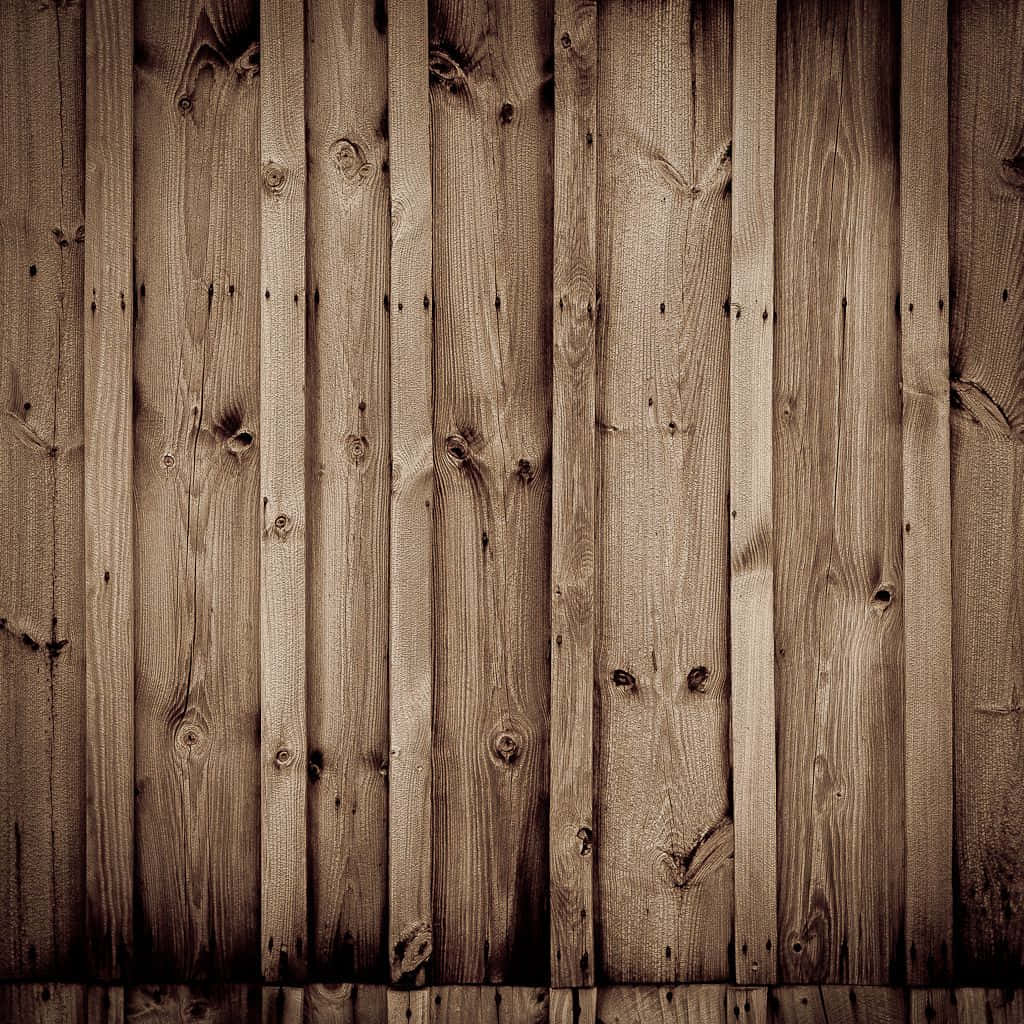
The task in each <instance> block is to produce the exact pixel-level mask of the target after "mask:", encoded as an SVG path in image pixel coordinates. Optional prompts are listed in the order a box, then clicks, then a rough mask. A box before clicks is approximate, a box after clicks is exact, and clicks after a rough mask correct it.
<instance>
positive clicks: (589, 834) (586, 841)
mask: <svg viewBox="0 0 1024 1024" xmlns="http://www.w3.org/2000/svg"><path fill="white" fill-rule="evenodd" d="M576 838H577V839H578V840H579V841H580V856H581V857H587V856H589V854H590V852H591V850H593V849H594V833H593V830H592V829H590V828H588V827H587V826H586V825H581V826H580V827H579V828H578V829H577V830H576Z"/></svg>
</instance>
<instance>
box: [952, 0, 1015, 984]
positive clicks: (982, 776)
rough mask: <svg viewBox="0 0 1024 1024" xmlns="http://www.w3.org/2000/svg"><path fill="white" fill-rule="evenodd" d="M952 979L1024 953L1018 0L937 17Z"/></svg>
mask: <svg viewBox="0 0 1024 1024" xmlns="http://www.w3.org/2000/svg"><path fill="white" fill-rule="evenodd" d="M950 30H951V43H952V45H951V47H950V52H951V54H952V61H953V63H952V70H951V80H952V111H951V115H952V116H951V120H950V128H951V143H952V147H951V162H950V168H951V170H950V173H951V192H950V195H951V203H952V209H951V212H952V218H951V227H952V231H951V252H950V256H951V265H952V290H951V299H952V317H951V324H950V356H951V359H950V362H951V377H952V395H951V398H952V401H953V408H952V413H951V426H952V436H951V461H952V485H951V491H952V503H953V511H952V537H953V555H952V576H953V698H954V711H953V713H954V736H955V740H956V742H955V746H954V785H955V795H954V807H955V843H954V848H955V850H956V869H955V877H956V879H957V890H956V893H955V904H954V918H955V923H956V952H955V962H956V971H957V975H956V976H957V980H958V981H962V982H969V983H972V984H991V985H1002V984H1005V983H1006V982H1007V980H1008V979H1010V978H1016V977H1019V976H1020V971H1021V963H1022V960H1024V831H1022V830H1021V828H1020V827H1019V823H1020V821H1021V820H1024V787H1022V786H1021V770H1020V766H1021V763H1022V761H1024V742H1022V734H1021V716H1022V714H1024V699H1022V687H1021V666H1022V659H1024V630H1022V622H1024V597H1022V591H1021V586H1020V578H1021V574H1022V572H1024V553H1022V538H1024V506H1022V503H1021V493H1022V489H1024V448H1022V446H1021V440H1022V437H1024V432H1022V426H1021V425H1022V423H1024V388H1022V386H1021V382H1022V379H1024V351H1022V348H1021V337H1022V336H1024V276H1022V271H1021V268H1022V265H1024V264H1022V255H1024V187H1022V186H1024V122H1022V121H1021V118H1020V110H1021V101H1020V97H1021V92H1022V89H1024V67H1022V65H1021V61H1020V59H1019V58H1020V52H1021V47H1022V46H1024V3H1019V2H1016V3H1007V4H1001V5H999V6H998V7H996V6H991V5H987V4H973V3H962V2H956V3H954V4H953V5H952V17H951V22H950Z"/></svg>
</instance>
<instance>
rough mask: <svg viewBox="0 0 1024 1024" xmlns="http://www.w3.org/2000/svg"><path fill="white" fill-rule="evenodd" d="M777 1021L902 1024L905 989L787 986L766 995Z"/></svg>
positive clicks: (784, 1023) (780, 1023)
mask: <svg viewBox="0 0 1024 1024" xmlns="http://www.w3.org/2000/svg"><path fill="white" fill-rule="evenodd" d="M769 1008H770V1010H771V1015H770V1019H771V1020H772V1021H775V1022H777V1024H876V1022H877V1024H904V1022H905V1021H906V1019H907V1010H906V1004H905V997H904V992H903V990H902V989H896V988H880V987H869V986H854V987H852V988H851V987H848V986H838V985H821V986H817V985H815V986H810V985H788V986H785V987H779V988H773V989H772V990H771V992H770V994H769Z"/></svg>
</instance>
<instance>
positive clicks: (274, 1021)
mask: <svg viewBox="0 0 1024 1024" xmlns="http://www.w3.org/2000/svg"><path fill="white" fill-rule="evenodd" d="M263 5H264V6H263V8H262V9H263V10H264V11H265V10H266V0H263ZM264 38H266V37H265V36H264ZM302 1021H303V990H302V989H301V988H292V987H288V986H285V985H268V986H265V987H264V989H263V1018H262V1022H263V1024H302Z"/></svg>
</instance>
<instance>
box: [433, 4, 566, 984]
mask: <svg viewBox="0 0 1024 1024" xmlns="http://www.w3.org/2000/svg"><path fill="white" fill-rule="evenodd" d="M430 16H431V27H430V31H431V37H430V38H431V51H430V103H431V132H432V136H431V142H432V146H431V170H432V175H433V214H434V216H433V240H434V311H433V312H434V463H435V480H436V499H435V506H434V527H435V548H434V559H435V562H434V565H435V574H434V616H435V631H434V639H435V646H434V654H435V682H434V746H433V761H434V830H433V843H434V922H435V927H436V930H437V931H436V936H435V948H436V952H435V959H436V961H437V970H436V973H435V978H436V979H437V980H440V981H444V982H499V981H506V982H513V981H516V982H528V983H535V982H537V981H546V980H547V976H548V952H547V951H548V926H547V919H548V910H547V906H548V899H547V891H548V885H547V879H548V856H547V851H548V840H547V831H548V830H547V817H548V815H547V797H548V765H549V761H548V716H549V706H548V699H549V665H548V660H549V658H548V656H549V629H548V623H547V622H546V621H545V617H544V615H543V613H542V614H541V616H540V617H538V615H537V610H538V609H544V608H547V607H548V595H549V582H550V580H549V572H550V559H549V516H550V499H551V491H550V479H551V477H550V446H551V305H550V299H551V286H552V281H551V273H552V270H551V233H552V208H553V201H552V182H551V162H552V136H553V132H552V111H551V107H552V77H551V75H552V52H551V49H552V35H553V31H552V29H553V26H552V12H551V7H550V5H549V3H547V2H546V0H545V2H540V3H536V4H508V5H504V4H503V5H499V6H496V7H491V6H490V5H489V4H487V3H485V0H432V2H431V8H430Z"/></svg>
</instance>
